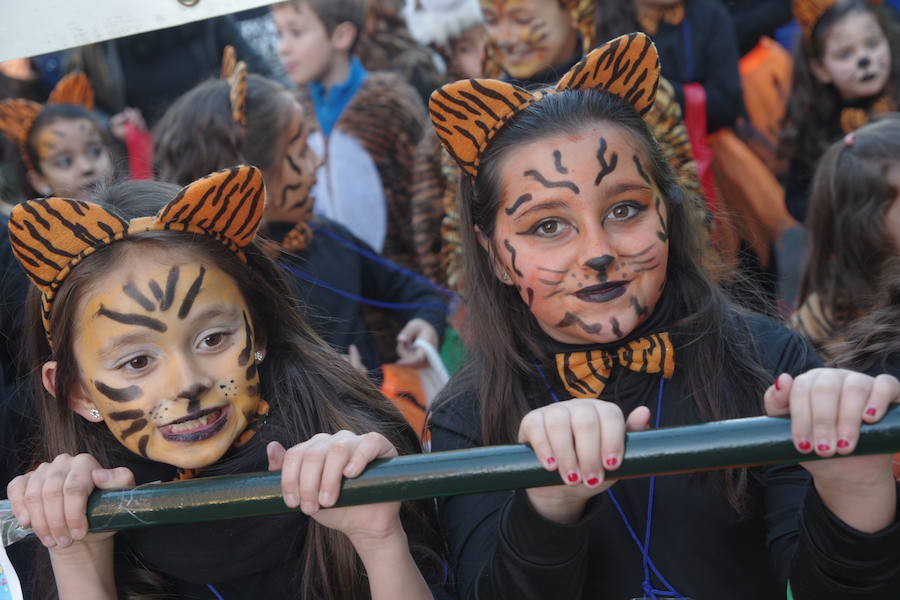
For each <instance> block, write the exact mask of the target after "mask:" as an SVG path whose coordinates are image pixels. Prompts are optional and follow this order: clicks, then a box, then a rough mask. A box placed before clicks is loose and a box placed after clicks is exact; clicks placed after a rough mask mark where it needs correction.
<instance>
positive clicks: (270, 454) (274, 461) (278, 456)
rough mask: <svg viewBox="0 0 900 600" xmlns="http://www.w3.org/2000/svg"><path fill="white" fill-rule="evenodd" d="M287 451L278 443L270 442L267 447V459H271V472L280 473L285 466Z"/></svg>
mask: <svg viewBox="0 0 900 600" xmlns="http://www.w3.org/2000/svg"><path fill="white" fill-rule="evenodd" d="M286 452H287V450H285V449H284V446H282V445H281V444H280V443H278V442H269V443H268V444H267V445H266V457H267V458H268V459H269V470H270V471H280V470H281V468H282V465H283V464H284V455H285V453H286Z"/></svg>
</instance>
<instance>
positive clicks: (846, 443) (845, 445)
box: [837, 439, 850, 448]
mask: <svg viewBox="0 0 900 600" xmlns="http://www.w3.org/2000/svg"><path fill="white" fill-rule="evenodd" d="M837 447H838V448H849V447H850V441H849V440H844V439H840V440H838V442H837Z"/></svg>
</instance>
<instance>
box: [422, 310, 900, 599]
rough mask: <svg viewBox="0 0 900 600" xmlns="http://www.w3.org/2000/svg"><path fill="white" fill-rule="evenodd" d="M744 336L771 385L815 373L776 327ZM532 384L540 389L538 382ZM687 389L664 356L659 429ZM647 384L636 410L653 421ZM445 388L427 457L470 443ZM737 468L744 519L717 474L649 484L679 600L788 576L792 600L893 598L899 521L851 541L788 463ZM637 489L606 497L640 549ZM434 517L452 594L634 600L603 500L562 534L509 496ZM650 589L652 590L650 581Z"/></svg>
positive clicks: (468, 426)
mask: <svg viewBox="0 0 900 600" xmlns="http://www.w3.org/2000/svg"><path fill="white" fill-rule="evenodd" d="M750 328H751V331H752V334H753V335H752V337H753V340H754V341H755V343H756V347H757V350H758V352H759V353H760V355H761V358H762V362H763V366H764V368H765V369H766V371H767V372H768V373H771V374H772V376H773V378H774V377H775V376H776V375H778V374H780V373H782V372H788V373H794V374H797V373H800V372H803V371H806V370H808V369H810V368H812V367H815V366H818V364H819V363H818V359H817V358H816V357H815V355H814V353H813V352H812V351H811V349H810V348H809V346H808V345H807V343H806V342H805V341H803V340H802V339H801V338H799V337H798V336H797V335H796V334H793V333H791V332H789V331H787V330H786V329H784V328H783V327H781V326H780V325H776V324H774V323H773V322H771V321H767V320H765V319H763V318H761V317H758V318H757V317H752V318H750ZM677 347H678V346H677V344H676V354H677ZM615 368H617V367H614V369H615ZM645 376H646V375H645ZM615 377H616V371H613V378H615ZM651 377H652V376H651ZM534 384H535V385H536V386H540V387H541V389H542V388H543V387H544V383H543V382H542V381H540V380H537V381H535V382H534ZM610 385H612V384H610ZM686 386H687V382H686V375H685V373H684V372H679V370H678V367H677V356H676V370H675V375H674V377H673V378H672V379H670V380H667V381H666V386H665V391H664V394H663V399H662V407H663V409H662V421H661V425H662V426H674V425H687V424H691V423H697V422H698V421H699V419H698V418H697V417H696V416H695V411H694V409H693V407H692V404H691V400H690V399H688V394H687V393H686V392H687V387H686ZM652 389H653V390H654V391H653V392H651V393H650V394H648V396H651V397H647V398H645V399H644V400H643V401H640V402H641V403H643V404H646V405H647V406H648V407H649V408H650V410H651V412H652V413H653V414H654V419H655V413H656V410H655V408H656V392H655V390H656V388H652ZM446 393H447V394H448V395H449V396H448V398H449V399H448V401H447V402H446V403H444V404H442V405H439V406H438V408H437V411H436V412H435V413H434V415H433V416H432V449H433V450H434V451H440V450H452V449H461V448H471V447H476V446H480V445H482V444H481V433H480V425H479V416H478V414H479V413H478V399H477V397H476V394H475V392H474V391H473V390H472V389H467V385H465V382H461V380H460V379H456V380H454V381H451V383H450V386H449V389H448V390H447V391H446ZM547 400H548V402H545V403H549V398H547ZM629 408H631V407H629ZM623 410H624V407H623ZM750 472H751V478H750V484H749V490H748V494H747V496H746V499H747V507H746V510H745V514H744V515H743V516H739V515H738V514H737V513H736V512H735V511H734V510H733V509H732V508H731V506H730V505H729V504H728V502H727V500H726V499H725V497H724V494H723V492H722V479H721V476H718V475H715V474H708V475H671V476H666V477H658V478H657V479H656V491H655V494H654V509H653V520H652V539H651V542H650V556H651V558H652V559H653V561H654V563H655V564H656V565H657V567H658V568H659V569H660V571H661V572H662V573H663V575H664V576H665V577H666V579H668V581H669V582H670V583H671V584H672V585H673V587H674V588H675V589H676V590H677V591H678V592H679V593H680V594H683V595H684V596H687V597H690V598H694V599H702V600H705V599H708V598H729V599H744V598H746V599H748V600H749V599H753V600H759V599H760V598H773V599H774V598H778V599H783V598H784V597H785V587H786V581H787V580H788V579H789V580H790V584H791V587H792V589H793V593H794V598H796V599H797V600H803V599H815V600H830V599H834V600H837V599H839V598H840V599H846V598H870V599H874V598H879V599H881V598H900V522H897V521H895V523H894V524H893V525H892V526H890V527H889V528H887V529H886V530H884V531H881V532H878V533H875V534H865V533H861V532H858V531H855V530H853V529H852V528H850V527H848V526H847V525H845V524H843V523H842V522H840V521H839V520H838V519H837V518H836V517H835V516H834V515H832V514H831V512H830V511H829V510H828V509H827V508H826V507H825V506H824V505H823V504H822V501H821V500H820V498H819V496H818V494H817V493H816V491H815V488H814V487H813V486H811V485H810V483H811V479H810V476H809V474H808V473H807V471H806V470H805V469H803V468H802V467H800V466H799V465H786V466H775V467H768V468H758V469H752V470H751V471H750ZM648 488H649V480H648V479H634V480H626V481H620V482H618V483H616V484H615V485H614V486H613V488H612V489H613V491H614V493H615V495H616V498H617V499H618V501H619V502H620V504H621V506H622V508H623V510H624V512H625V514H626V515H627V516H628V518H629V520H630V522H631V524H632V525H633V527H634V528H635V530H636V533H637V535H638V536H639V537H640V538H641V539H642V540H643V535H644V531H645V522H646V517H647V500H648ZM438 509H439V513H440V518H441V523H442V527H443V528H444V531H445V534H446V536H447V540H448V543H449V547H450V553H451V559H452V565H453V568H454V570H455V576H456V581H457V584H458V594H459V598H461V599H476V598H477V599H479V600H489V599H501V598H504V599H506V598H509V599H512V598H515V599H517V600H518V599H526V598H528V599H530V598H534V599H544V598H560V599H561V598H565V599H567V600H568V599H578V598H584V599H588V598H591V599H598V598H603V599H611V600H620V599H630V598H635V597H641V596H643V595H644V594H643V593H642V589H641V582H642V580H643V578H644V577H643V569H642V562H641V554H640V552H639V550H638V549H637V547H636V545H635V544H634V542H633V541H632V539H631V537H630V536H629V534H628V532H627V530H626V528H625V527H624V525H623V522H622V519H621V518H620V517H619V515H618V514H617V512H616V511H615V509H614V507H613V505H612V503H611V502H610V500H609V496H608V494H601V495H598V496H596V497H594V498H593V499H591V500H590V501H589V502H588V505H587V509H586V511H585V513H584V515H583V517H582V518H581V519H580V520H579V521H578V522H577V523H575V524H573V525H560V524H558V523H555V522H552V521H549V520H547V519H545V518H543V517H541V516H540V515H539V514H538V513H537V512H536V511H535V510H534V509H533V508H532V506H531V504H530V502H529V501H528V498H527V495H526V494H525V493H524V491H521V490H520V491H516V492H510V493H492V494H474V495H469V496H455V497H451V498H444V499H441V500H439V503H438ZM653 585H654V587H655V588H656V589H661V588H662V585H661V583H660V582H659V580H656V579H654V581H653Z"/></svg>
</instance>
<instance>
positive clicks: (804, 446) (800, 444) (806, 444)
mask: <svg viewBox="0 0 900 600" xmlns="http://www.w3.org/2000/svg"><path fill="white" fill-rule="evenodd" d="M797 447H798V448H800V449H801V450H802V451H804V452H806V451H808V450H809V449H810V448H812V444H810V443H809V441H807V440H800V441H799V442H797Z"/></svg>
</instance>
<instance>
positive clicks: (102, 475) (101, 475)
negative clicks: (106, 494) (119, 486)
mask: <svg viewBox="0 0 900 600" xmlns="http://www.w3.org/2000/svg"><path fill="white" fill-rule="evenodd" d="M94 477H96V478H97V480H98V481H108V480H109V472H108V471H97V473H96V475H94Z"/></svg>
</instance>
